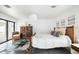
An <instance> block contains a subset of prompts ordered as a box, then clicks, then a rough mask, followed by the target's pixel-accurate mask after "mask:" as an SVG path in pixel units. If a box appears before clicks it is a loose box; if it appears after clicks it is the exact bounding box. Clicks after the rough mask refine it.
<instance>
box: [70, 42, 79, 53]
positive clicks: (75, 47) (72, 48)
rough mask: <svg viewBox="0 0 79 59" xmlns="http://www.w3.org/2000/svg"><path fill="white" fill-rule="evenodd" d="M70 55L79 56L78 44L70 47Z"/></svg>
mask: <svg viewBox="0 0 79 59" xmlns="http://www.w3.org/2000/svg"><path fill="white" fill-rule="evenodd" d="M71 53H72V54H79V44H78V43H75V44H72V45H71Z"/></svg>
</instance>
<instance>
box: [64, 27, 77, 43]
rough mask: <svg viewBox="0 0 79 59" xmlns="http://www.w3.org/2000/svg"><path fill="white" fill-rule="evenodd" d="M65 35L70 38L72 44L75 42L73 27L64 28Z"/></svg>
mask: <svg viewBox="0 0 79 59" xmlns="http://www.w3.org/2000/svg"><path fill="white" fill-rule="evenodd" d="M65 35H68V36H69V37H70V39H71V41H72V43H75V42H76V39H75V28H74V26H69V27H66V33H65Z"/></svg>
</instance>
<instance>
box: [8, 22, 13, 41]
mask: <svg viewBox="0 0 79 59" xmlns="http://www.w3.org/2000/svg"><path fill="white" fill-rule="evenodd" d="M13 32H14V23H13V22H8V40H10V39H12V33H13Z"/></svg>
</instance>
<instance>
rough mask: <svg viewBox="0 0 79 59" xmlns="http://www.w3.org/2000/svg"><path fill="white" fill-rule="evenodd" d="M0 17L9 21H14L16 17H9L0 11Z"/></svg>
mask: <svg viewBox="0 0 79 59" xmlns="http://www.w3.org/2000/svg"><path fill="white" fill-rule="evenodd" d="M0 18H3V19H6V20H11V21H16V19H15V18H14V17H11V16H9V15H6V14H3V13H0Z"/></svg>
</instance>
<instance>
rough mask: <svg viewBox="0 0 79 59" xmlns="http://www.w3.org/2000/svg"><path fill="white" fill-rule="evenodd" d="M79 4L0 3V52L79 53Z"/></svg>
mask: <svg viewBox="0 0 79 59" xmlns="http://www.w3.org/2000/svg"><path fill="white" fill-rule="evenodd" d="M78 10H79V6H78V5H56V6H55V5H54V6H51V5H0V54H79V20H78V19H79V16H78V15H79V11H78Z"/></svg>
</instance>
